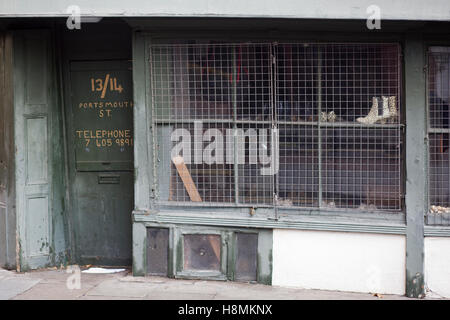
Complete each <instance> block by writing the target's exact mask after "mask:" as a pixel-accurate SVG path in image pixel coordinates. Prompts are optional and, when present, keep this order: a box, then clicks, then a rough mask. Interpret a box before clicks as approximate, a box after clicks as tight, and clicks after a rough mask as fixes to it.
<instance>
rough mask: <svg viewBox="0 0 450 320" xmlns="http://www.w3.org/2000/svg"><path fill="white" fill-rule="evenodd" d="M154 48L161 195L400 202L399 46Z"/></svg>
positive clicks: (232, 201)
mask: <svg viewBox="0 0 450 320" xmlns="http://www.w3.org/2000/svg"><path fill="white" fill-rule="evenodd" d="M151 52H152V54H151V80H152V83H151V88H152V128H153V130H154V132H153V137H155V138H154V149H155V154H156V160H157V161H155V164H156V168H155V169H156V170H155V172H156V175H157V179H158V190H157V193H158V200H159V201H160V203H171V204H191V205H192V204H196V205H201V204H207V205H220V206H223V205H249V206H258V207H261V206H267V207H274V206H278V207H282V208H287V209H288V208H322V209H327V210H339V209H354V210H360V211H390V212H391V211H392V212H395V211H400V210H401V209H402V194H403V190H402V174H401V167H402V165H401V161H402V159H401V154H402V151H401V148H402V134H401V127H402V119H401V108H400V106H401V97H400V88H401V85H400V74H401V70H400V47H399V46H398V45H397V44H308V43H260V44H255V43H241V44H226V43H213V42H207V43H184V44H175V45H173V44H172V45H154V46H152V48H151Z"/></svg>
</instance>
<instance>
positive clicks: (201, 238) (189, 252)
mask: <svg viewBox="0 0 450 320" xmlns="http://www.w3.org/2000/svg"><path fill="white" fill-rule="evenodd" d="M183 242H184V251H183V253H184V270H197V271H199V270H203V271H220V265H221V258H220V257H221V256H220V254H221V246H222V245H221V240H220V236H219V235H211V234H208V235H206V234H186V235H184V236H183Z"/></svg>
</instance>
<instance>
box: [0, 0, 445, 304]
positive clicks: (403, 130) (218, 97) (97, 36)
mask: <svg viewBox="0 0 450 320" xmlns="http://www.w3.org/2000/svg"><path fill="white" fill-rule="evenodd" d="M318 3H321V1H319V2H318ZM318 5H319V4H318ZM442 5H444V6H446V8H447V7H448V4H443V3H442ZM241 9H242V10H244V8H241ZM5 10H6V9H5ZM49 10H50V9H49ZM143 10H144V9H143ZM146 10H149V9H148V8H147V9H146ZM179 10H188V9H186V8H179ZM259 10H262V11H264V8H259ZM244 11H245V10H244ZM419 11H420V10H419ZM258 12H259V11H258ZM414 12H415V11H414ZM414 12H411V13H410V14H411V15H410V19H409V20H404V19H400V18H399V17H400V16H396V15H395V11H392V12H391V14H392V18H390V19H387V20H383V21H382V28H381V29H379V30H369V29H368V28H367V25H366V21H365V20H364V19H363V17H362V16H358V15H355V16H352V17H350V16H349V17H346V18H342V17H341V18H340V19H330V17H316V18H317V19H300V18H302V17H296V18H295V17H289V18H287V17H283V16H273V17H270V16H269V17H266V16H265V15H264V14H263V13H261V12H260V15H259V14H258V15H257V16H254V17H251V18H250V17H248V18H242V17H241V18H237V17H236V16H233V14H231V13H230V14H229V15H225V14H224V16H223V17H202V18H198V17H197V18H196V17H195V14H187V13H186V14H185V17H177V18H173V17H170V16H163V15H161V16H160V17H152V18H149V17H147V16H145V15H144V14H143V15H144V16H140V17H137V16H128V17H122V18H116V17H109V18H108V17H103V18H100V17H101V16H102V15H101V14H98V15H97V17H95V19H94V18H93V17H91V18H90V19H87V20H81V25H80V26H81V29H76V28H74V29H73V30H70V29H68V28H67V26H68V22H67V20H66V17H65V16H64V17H63V15H62V14H60V15H58V14H54V17H53V18H51V17H46V18H42V17H41V18H39V17H38V16H39V14H38V13H36V17H34V18H24V17H15V18H4V19H3V20H0V22H1V23H2V24H1V26H2V30H3V31H2V34H4V39H5V40H3V42H1V44H3V47H0V48H3V49H2V51H1V53H2V54H0V63H2V67H1V68H0V74H3V75H2V77H1V79H8V77H10V79H12V80H11V81H10V82H8V81H6V82H5V81H4V82H0V91H1V90H4V92H7V93H9V95H10V96H9V95H8V94H5V95H4V96H3V97H4V98H3V100H2V105H1V106H2V109H1V110H0V111H1V114H2V118H1V121H0V128H2V130H1V131H0V132H1V134H2V135H1V136H0V137H2V144H0V148H2V151H3V150H4V152H2V158H1V159H0V160H1V163H0V170H1V171H0V177H1V178H2V183H1V185H0V212H1V214H2V215H1V217H0V218H1V220H0V227H1V228H2V229H0V230H1V232H2V238H1V239H0V242H1V244H2V245H1V246H0V248H1V252H0V253H1V255H0V259H1V260H0V262H1V263H2V266H9V267H13V268H14V267H15V268H17V269H20V270H27V269H34V268H40V267H45V266H55V265H56V266H59V265H60V264H64V265H67V264H82V265H85V264H94V265H114V266H132V268H133V273H134V275H136V276H145V275H163V276H168V277H175V278H196V279H215V280H233V281H251V282H258V283H263V284H273V285H281V286H297V287H305V288H314V289H327V290H344V291H356V292H380V293H393V294H406V295H408V296H414V297H418V296H423V294H424V293H425V291H426V289H429V290H431V291H434V292H437V293H439V294H441V295H444V296H450V286H449V285H448V283H449V281H448V280H449V279H450V273H449V271H448V270H449V268H448V266H449V265H450V260H449V259H450V258H449V256H448V255H447V254H446V252H448V249H449V247H450V222H449V218H450V210H449V209H448V208H449V207H450V196H449V193H450V191H449V181H450V177H449V174H450V171H449V167H450V166H449V159H448V152H449V151H448V150H449V141H450V138H449V133H450V131H449V130H450V129H449V127H448V121H449V118H448V117H449V113H448V104H449V57H450V49H449V48H450V40H449V39H450V38H449V33H448V31H447V30H448V26H449V24H448V21H445V20H448V17H445V16H444V17H441V18H436V17H434V18H432V17H422V16H420V14H419V13H417V12H415V13H414ZM263 17H264V18H263ZM432 20H435V21H432ZM1 72H3V73H1ZM8 83H11V84H12V86H11V88H8ZM8 99H9V100H8ZM3 115H4V116H3ZM13 150H15V152H12V151H13ZM3 235H4V236H3Z"/></svg>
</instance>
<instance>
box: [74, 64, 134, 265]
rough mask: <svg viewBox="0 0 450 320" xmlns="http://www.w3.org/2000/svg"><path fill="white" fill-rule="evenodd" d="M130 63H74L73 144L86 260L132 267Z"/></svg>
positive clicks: (78, 224) (82, 259)
mask: <svg viewBox="0 0 450 320" xmlns="http://www.w3.org/2000/svg"><path fill="white" fill-rule="evenodd" d="M131 80H132V74H131V63H130V62H129V61H81V62H80V61H72V62H70V66H69V92H70V103H69V110H68V120H69V121H68V122H69V124H68V131H69V132H68V146H69V155H70V159H71V161H70V162H71V165H70V175H69V176H70V178H69V179H70V182H69V184H70V198H71V203H72V209H71V217H72V219H71V221H72V223H73V231H74V233H73V239H72V240H73V243H74V249H75V255H76V258H77V260H78V262H79V263H81V264H97V265H131V253H132V252H131V250H132V248H131V213H132V210H133V198H134V196H133V171H132V170H133V101H132V96H133V91H132V85H131Z"/></svg>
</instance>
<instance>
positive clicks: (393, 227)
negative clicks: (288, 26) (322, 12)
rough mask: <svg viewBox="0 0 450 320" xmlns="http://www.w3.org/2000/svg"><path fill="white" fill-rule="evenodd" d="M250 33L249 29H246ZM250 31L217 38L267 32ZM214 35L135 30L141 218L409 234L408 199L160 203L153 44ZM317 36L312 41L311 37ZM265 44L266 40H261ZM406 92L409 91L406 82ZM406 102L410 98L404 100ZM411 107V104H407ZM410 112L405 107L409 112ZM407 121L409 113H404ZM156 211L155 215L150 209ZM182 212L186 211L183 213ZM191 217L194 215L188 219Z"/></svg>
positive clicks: (348, 38) (319, 36) (396, 37)
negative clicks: (379, 208) (354, 206)
mask: <svg viewBox="0 0 450 320" xmlns="http://www.w3.org/2000/svg"><path fill="white" fill-rule="evenodd" d="M243 34H244V33H243ZM249 34H250V35H246V34H244V35H243V36H240V37H239V38H237V37H234V36H230V35H228V34H227V35H224V36H223V37H217V35H215V36H214V39H217V40H224V41H231V42H236V41H250V40H255V41H257V40H258V39H261V37H262V35H261V33H257V32H256V33H251V32H249ZM193 38H195V39H211V35H207V34H205V33H195V32H193V33H190V34H183V35H181V36H180V34H179V33H174V32H170V31H168V32H149V31H145V30H135V32H134V45H133V48H134V49H133V50H134V56H133V70H140V71H139V72H136V71H135V72H134V88H135V90H134V91H135V97H134V100H135V132H136V144H135V176H136V183H135V194H136V197H135V199H136V203H135V210H134V215H133V216H134V221H135V222H150V223H152V222H158V223H162V222H166V223H187V224H192V223H195V224H199V225H217V226H234V227H255V228H281V229H284V228H287V229H300V230H325V231H326V230H330V231H343V232H368V233H385V234H398V235H405V234H406V211H407V209H406V207H407V205H406V203H405V199H403V203H404V204H403V206H402V208H403V210H402V211H401V212H396V213H395V214H392V213H387V212H368V211H361V212H349V211H348V210H342V211H341V210H340V211H333V210H326V209H304V208H301V207H298V208H295V209H284V208H279V209H278V212H277V214H275V213H274V212H273V211H271V210H267V209H266V208H262V207H261V208H254V207H251V206H247V205H243V206H235V207H230V208H225V207H218V206H210V205H202V206H192V205H189V206H178V205H173V204H158V203H157V201H156V197H157V186H158V180H157V177H156V175H154V174H153V170H152V168H153V167H154V163H156V162H157V161H158V159H157V158H156V155H155V154H154V152H153V150H152V147H151V144H152V143H155V141H154V138H155V137H154V136H152V135H151V131H152V121H151V113H150V112H149V109H148V106H149V105H150V104H151V103H153V102H152V95H151V91H152V88H151V81H150V69H149V68H150V53H151V51H150V45H151V44H152V43H170V42H174V41H175V40H174V39H177V40H180V39H181V40H186V39H193ZM312 38H313V39H314V40H311V39H312ZM264 39H265V41H271V42H272V41H276V40H280V39H283V41H285V42H288V41H293V42H295V41H297V42H298V41H310V42H315V41H316V42H330V41H334V42H352V43H357V42H364V43H368V42H384V41H385V42H390V43H393V42H396V43H399V44H400V47H401V48H402V52H403V50H404V43H405V38H404V35H402V34H386V35H383V34H378V35H371V37H370V41H368V38H367V36H365V35H364V34H354V33H342V34H336V35H334V37H333V38H331V37H330V35H329V34H327V33H322V32H312V33H309V34H305V33H303V34H297V35H292V34H291V35H288V36H286V37H285V38H283V36H281V35H276V36H274V35H269V36H264ZM259 41H260V42H261V40H259ZM404 74H405V70H404V61H402V73H401V76H402V77H404ZM401 94H402V95H404V86H402V89H401ZM402 101H403V102H402V103H403V104H404V103H405V99H402ZM402 109H403V110H405V108H402ZM403 112H405V111H403ZM402 118H403V119H406V117H405V116H403V117H402ZM402 134H403V140H406V130H403V132H402ZM406 162H407V159H406V156H404V157H403V164H402V184H405V181H404V180H405V179H404V177H405V175H406V173H405V168H406ZM149 212H151V213H156V215H153V214H152V215H149V214H148V213H149ZM180 213H182V214H180ZM186 215H189V217H187V216H186Z"/></svg>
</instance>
